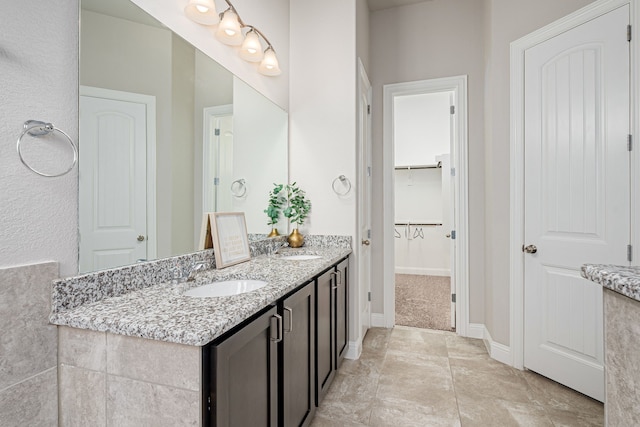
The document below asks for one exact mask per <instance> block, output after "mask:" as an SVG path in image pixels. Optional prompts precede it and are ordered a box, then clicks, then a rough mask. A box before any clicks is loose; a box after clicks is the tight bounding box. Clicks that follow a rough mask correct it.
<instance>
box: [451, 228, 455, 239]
mask: <svg viewBox="0 0 640 427" xmlns="http://www.w3.org/2000/svg"><path fill="white" fill-rule="evenodd" d="M455 239H456V230H451V240H455Z"/></svg>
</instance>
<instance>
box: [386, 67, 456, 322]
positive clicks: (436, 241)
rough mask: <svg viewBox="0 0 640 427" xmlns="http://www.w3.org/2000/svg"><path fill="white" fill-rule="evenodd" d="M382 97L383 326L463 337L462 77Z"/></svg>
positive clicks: (403, 86) (397, 87) (396, 87)
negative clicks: (384, 186)
mask: <svg viewBox="0 0 640 427" xmlns="http://www.w3.org/2000/svg"><path fill="white" fill-rule="evenodd" d="M384 95H385V99H384V106H385V111H384V120H385V135H384V136H385V144H384V145H385V147H389V151H390V153H389V156H386V158H387V159H389V160H387V161H386V162H385V172H386V173H385V180H386V181H387V183H389V184H390V185H389V187H387V188H389V191H388V192H387V193H385V213H386V215H385V224H386V225H385V228H387V229H389V230H390V231H391V239H393V240H392V241H390V242H389V241H388V240H387V239H386V238H385V317H386V322H387V325H390V326H391V325H395V324H398V325H405V326H413V327H419V328H426V329H440V330H458V332H459V333H461V334H466V328H464V327H462V326H464V325H466V322H467V320H466V319H467V313H468V304H467V299H466V295H467V294H468V278H467V268H466V265H467V262H466V259H467V257H466V256H462V257H461V256H460V255H461V254H466V247H467V244H466V240H467V239H466V223H467V220H466V205H467V204H466V164H467V163H466V77H464V76H462V77H453V78H445V79H435V80H427V81H421V82H410V83H398V84H393V85H386V86H385V87H384ZM388 211H391V212H390V213H389V212H388ZM385 237H386V236H385ZM461 243H462V244H461ZM461 290H462V292H461ZM461 294H464V295H461ZM461 296H462V297H463V298H461ZM456 300H457V303H456ZM461 319H464V321H463V322H461ZM460 329H464V331H462V330H460Z"/></svg>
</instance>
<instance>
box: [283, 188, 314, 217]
mask: <svg viewBox="0 0 640 427" xmlns="http://www.w3.org/2000/svg"><path fill="white" fill-rule="evenodd" d="M285 190H286V195H287V200H286V201H287V207H286V208H285V209H284V210H283V211H282V213H283V214H284V216H285V217H287V218H289V221H291V223H292V224H296V225H298V226H299V225H302V224H304V220H305V219H306V218H307V217H308V216H309V211H311V201H309V199H307V197H306V195H305V192H304V190H302V189H300V188H299V187H298V184H297V183H295V182H294V183H293V184H288V185H286V186H285ZM296 228H297V227H296Z"/></svg>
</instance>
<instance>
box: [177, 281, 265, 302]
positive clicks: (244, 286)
mask: <svg viewBox="0 0 640 427" xmlns="http://www.w3.org/2000/svg"><path fill="white" fill-rule="evenodd" d="M266 284H267V282H265V281H263V280H225V281H222V282H213V283H209V284H208V285H203V286H198V287H197V288H193V289H189V290H188V291H186V292H185V293H184V295H185V296H187V297H196V298H207V297H228V296H232V295H240V294H245V293H247V292H251V291H255V290H257V289H260V288H262V287H264V286H265V285H266Z"/></svg>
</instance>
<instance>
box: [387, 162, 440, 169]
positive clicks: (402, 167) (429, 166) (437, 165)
mask: <svg viewBox="0 0 640 427" xmlns="http://www.w3.org/2000/svg"><path fill="white" fill-rule="evenodd" d="M441 167H442V162H438V163H437V164H435V165H415V166H396V167H395V169H396V170H397V171H398V170H414V169H439V168H441Z"/></svg>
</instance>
